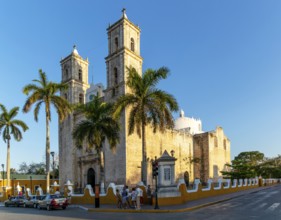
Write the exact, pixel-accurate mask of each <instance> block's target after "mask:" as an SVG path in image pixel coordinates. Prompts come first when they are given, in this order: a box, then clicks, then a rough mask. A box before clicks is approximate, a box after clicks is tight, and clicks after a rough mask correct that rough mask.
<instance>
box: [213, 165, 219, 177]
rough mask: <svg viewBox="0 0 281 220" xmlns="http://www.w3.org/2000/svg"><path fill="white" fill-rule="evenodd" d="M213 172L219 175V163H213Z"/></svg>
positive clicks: (216, 175) (215, 175)
mask: <svg viewBox="0 0 281 220" xmlns="http://www.w3.org/2000/svg"><path fill="white" fill-rule="evenodd" d="M213 173H214V177H218V176H219V168H218V166H217V165H213Z"/></svg>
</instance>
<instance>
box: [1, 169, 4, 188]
mask: <svg viewBox="0 0 281 220" xmlns="http://www.w3.org/2000/svg"><path fill="white" fill-rule="evenodd" d="M1 166H2V170H3V171H2V179H3V183H2V186H3V187H4V164H3V163H2V164H1Z"/></svg>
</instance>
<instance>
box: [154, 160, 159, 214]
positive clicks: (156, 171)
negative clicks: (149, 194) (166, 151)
mask: <svg viewBox="0 0 281 220" xmlns="http://www.w3.org/2000/svg"><path fill="white" fill-rule="evenodd" d="M152 167H153V170H152V173H153V177H155V207H154V209H159V206H158V182H157V180H158V161H157V157H156V156H155V160H154V161H152Z"/></svg>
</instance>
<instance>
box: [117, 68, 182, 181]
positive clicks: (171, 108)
mask: <svg viewBox="0 0 281 220" xmlns="http://www.w3.org/2000/svg"><path fill="white" fill-rule="evenodd" d="M127 70H128V77H127V82H126V85H127V86H128V87H129V89H130V91H131V92H130V93H127V94H124V95H122V96H120V97H119V98H118V99H117V100H116V103H115V108H114V109H115V110H114V114H113V116H114V117H115V118H118V117H119V116H120V115H121V113H122V112H123V110H124V109H125V108H128V107H129V109H130V110H129V120H128V127H129V135H131V134H132V133H134V131H135V129H136V132H137V134H138V135H139V137H141V138H142V166H141V168H142V169H141V175H142V176H141V179H142V181H143V183H144V184H146V180H147V168H146V167H147V153H146V138H145V130H146V126H147V125H148V124H150V125H151V126H152V128H153V132H154V133H155V132H156V131H157V130H160V131H161V132H164V131H165V129H167V128H173V126H174V121H173V116H172V112H175V111H178V103H177V101H176V99H175V98H174V97H173V96H172V95H170V94H168V93H166V92H165V91H162V90H160V89H157V88H156V85H157V83H158V82H159V81H160V80H161V79H166V78H167V76H168V73H169V70H168V68H166V67H161V68H159V69H158V70H153V69H148V70H146V71H145V72H144V73H143V76H141V75H140V74H139V73H138V72H137V71H136V69H135V68H132V67H130V68H127Z"/></svg>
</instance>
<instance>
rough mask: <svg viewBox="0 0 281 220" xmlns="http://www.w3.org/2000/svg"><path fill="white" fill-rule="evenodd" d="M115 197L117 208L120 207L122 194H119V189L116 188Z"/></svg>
mask: <svg viewBox="0 0 281 220" xmlns="http://www.w3.org/2000/svg"><path fill="white" fill-rule="evenodd" d="M116 198H117V208H118V209H121V208H122V196H121V195H120V192H119V189H116Z"/></svg>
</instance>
